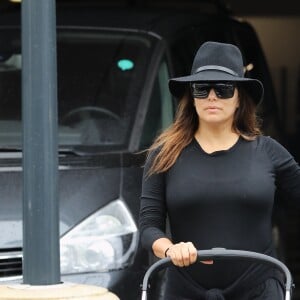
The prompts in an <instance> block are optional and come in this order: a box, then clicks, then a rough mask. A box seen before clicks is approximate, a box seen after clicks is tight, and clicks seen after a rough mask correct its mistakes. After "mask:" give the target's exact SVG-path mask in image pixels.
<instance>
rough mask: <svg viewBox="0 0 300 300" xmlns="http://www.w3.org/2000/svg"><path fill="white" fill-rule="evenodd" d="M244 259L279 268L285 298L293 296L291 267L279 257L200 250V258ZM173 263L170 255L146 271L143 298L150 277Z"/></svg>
mask: <svg viewBox="0 0 300 300" xmlns="http://www.w3.org/2000/svg"><path fill="white" fill-rule="evenodd" d="M234 258H237V259H243V260H247V261H255V262H261V263H263V264H265V265H269V266H272V267H275V268H277V269H278V270H279V271H281V272H282V273H283V274H284V275H285V298H284V300H291V299H292V298H291V296H292V287H293V282H292V276H291V273H290V271H289V269H288V268H287V267H286V265H285V264H284V263H282V262H281V261H279V260H278V259H276V258H274V257H271V256H268V255H265V254H261V253H256V252H251V251H243V250H229V249H225V248H213V249H211V250H198V260H199V261H200V260H206V259H207V260H210V259H234ZM171 264H172V262H171V259H170V258H169V257H167V258H163V259H160V260H159V261H157V262H155V263H154V264H153V265H152V266H151V267H150V268H149V269H148V270H147V272H146V273H145V275H144V279H143V284H142V298H141V300H147V290H148V284H149V279H150V277H151V276H152V275H153V274H155V273H156V272H158V271H160V270H161V269H163V268H165V267H168V266H170V265H171Z"/></svg>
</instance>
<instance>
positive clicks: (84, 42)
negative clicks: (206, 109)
mask: <svg viewBox="0 0 300 300" xmlns="http://www.w3.org/2000/svg"><path fill="white" fill-rule="evenodd" d="M151 38H152V37H151V36H147V35H145V34H140V33H139V34H138V33H134V32H130V31H125V30H122V31H115V30H114V31H113V30H102V31H100V30H95V29H88V30H87V29H85V30H83V29H74V28H72V29H59V30H58V33H57V41H58V42H57V66H58V67H57V68H58V77H57V78H58V119H59V132H58V137H59V145H60V147H68V148H72V147H76V146H103V149H107V150H111V149H112V148H113V149H124V148H126V146H127V144H128V140H129V135H130V132H131V126H132V124H133V120H134V118H135V114H136V108H137V104H138V101H139V97H140V95H141V91H142V88H143V87H142V85H143V84H144V80H143V78H145V73H146V70H147V67H148V65H149V59H150V55H151V53H152V51H151V48H152V47H153V43H152V41H151ZM152 39H153V38H152ZM0 41H1V43H0V44H1V46H0V147H1V148H21V142H22V139H21V131H22V125H21V61H22V57H21V54H20V36H19V31H18V30H16V29H2V30H1V29H0Z"/></svg>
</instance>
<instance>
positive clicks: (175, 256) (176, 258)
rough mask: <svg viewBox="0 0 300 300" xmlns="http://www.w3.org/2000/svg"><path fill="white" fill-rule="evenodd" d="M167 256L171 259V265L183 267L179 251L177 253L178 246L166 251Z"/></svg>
mask: <svg viewBox="0 0 300 300" xmlns="http://www.w3.org/2000/svg"><path fill="white" fill-rule="evenodd" d="M168 256H169V257H170V258H171V260H172V263H173V264H174V265H175V266H178V267H182V266H183V262H182V259H181V253H180V251H178V245H177V244H175V245H173V246H172V248H170V250H169V251H168Z"/></svg>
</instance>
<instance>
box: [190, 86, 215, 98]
mask: <svg viewBox="0 0 300 300" xmlns="http://www.w3.org/2000/svg"><path fill="white" fill-rule="evenodd" d="M210 88H211V87H210V86H209V85H208V84H205V83H193V84H192V95H193V96H194V98H200V99H204V98H207V96H208V94H209V91H210Z"/></svg>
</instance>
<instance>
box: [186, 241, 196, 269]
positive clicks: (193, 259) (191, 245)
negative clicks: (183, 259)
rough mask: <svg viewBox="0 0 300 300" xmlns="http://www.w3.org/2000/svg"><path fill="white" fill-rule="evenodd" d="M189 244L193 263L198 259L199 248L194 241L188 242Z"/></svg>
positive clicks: (191, 262)
mask: <svg viewBox="0 0 300 300" xmlns="http://www.w3.org/2000/svg"><path fill="white" fill-rule="evenodd" d="M187 245H188V249H189V253H190V264H193V263H195V262H196V261H197V256H198V254H197V249H196V248H195V246H194V244H193V243H192V242H188V243H187Z"/></svg>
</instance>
